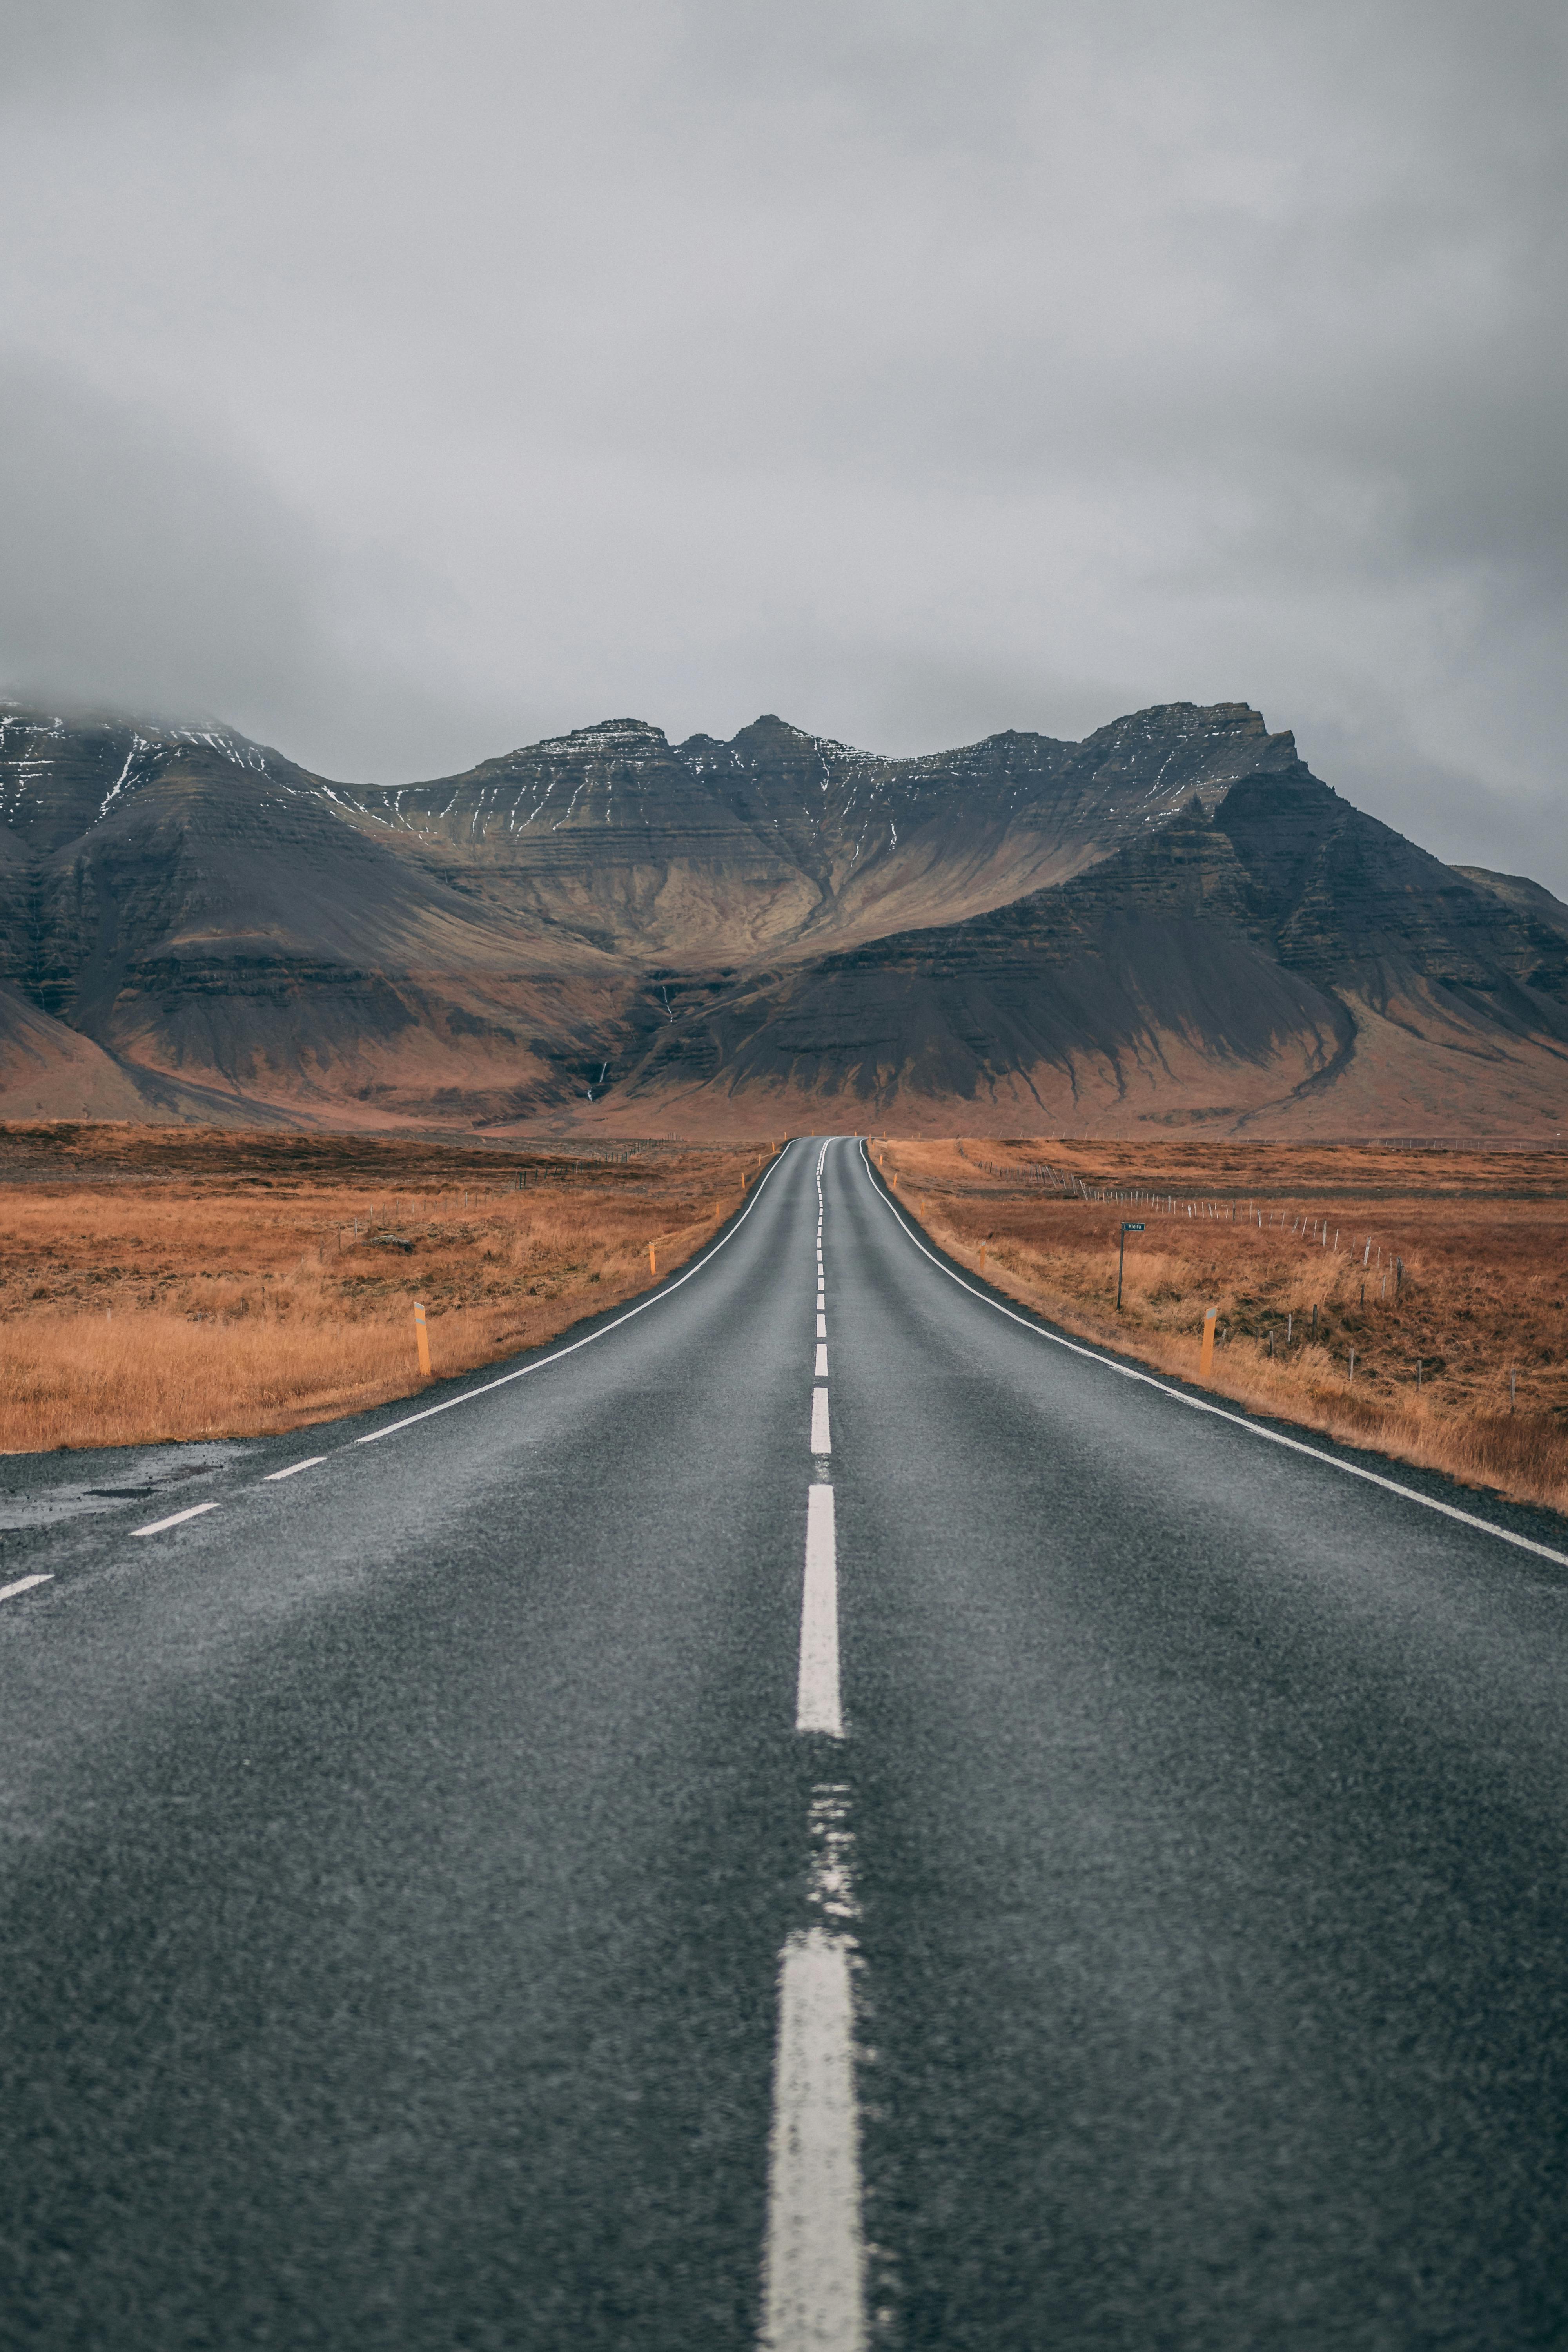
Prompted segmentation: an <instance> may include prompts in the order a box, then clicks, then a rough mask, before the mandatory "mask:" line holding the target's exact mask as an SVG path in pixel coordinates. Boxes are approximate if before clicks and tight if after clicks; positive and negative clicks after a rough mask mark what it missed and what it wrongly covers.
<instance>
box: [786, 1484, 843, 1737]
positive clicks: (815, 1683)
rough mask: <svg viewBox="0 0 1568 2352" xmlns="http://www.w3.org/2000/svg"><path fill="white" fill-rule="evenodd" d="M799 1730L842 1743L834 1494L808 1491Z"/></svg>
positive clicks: (820, 1488)
mask: <svg viewBox="0 0 1568 2352" xmlns="http://www.w3.org/2000/svg"><path fill="white" fill-rule="evenodd" d="M795 1729H796V1730H797V1731H817V1732H822V1733H824V1734H826V1737H827V1738H829V1739H842V1738H843V1737H844V1716H843V1710H842V1708H841V1706H840V1705H839V1698H838V1549H837V1541H836V1538H835V1535H834V1524H833V1489H832V1487H831V1486H810V1487H808V1488H807V1489H806V1503H805V1583H804V1584H803V1586H802V1588H801V1596H800V1675H799V1679H798V1682H797V1684H796V1686H795Z"/></svg>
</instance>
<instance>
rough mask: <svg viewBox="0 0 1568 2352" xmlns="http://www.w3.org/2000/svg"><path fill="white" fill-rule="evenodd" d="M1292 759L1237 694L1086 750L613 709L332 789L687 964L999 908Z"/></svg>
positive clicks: (561, 916) (374, 819) (586, 927)
mask: <svg viewBox="0 0 1568 2352" xmlns="http://www.w3.org/2000/svg"><path fill="white" fill-rule="evenodd" d="M1294 751H1295V747H1294V744H1293V743H1292V741H1291V739H1290V737H1289V735H1275V736H1271V735H1270V734H1269V733H1268V730H1267V729H1266V728H1265V726H1264V724H1263V721H1262V719H1260V718H1259V717H1258V713H1257V712H1256V711H1254V710H1249V709H1247V706H1246V705H1245V704H1242V703H1234V704H1232V703H1226V704H1221V705H1219V706H1217V707H1216V708H1215V709H1207V710H1200V709H1197V708H1195V707H1194V705H1192V704H1187V703H1180V704H1174V705H1172V706H1169V707H1168V708H1166V709H1161V710H1148V711H1141V712H1139V713H1137V714H1136V715H1135V716H1133V717H1131V718H1130V719H1118V720H1117V721H1116V723H1115V724H1114V725H1113V726H1110V727H1106V728H1102V729H1101V730H1100V732H1099V733H1098V734H1096V735H1091V736H1090V737H1089V739H1088V740H1087V741H1085V742H1083V743H1059V742H1057V741H1055V740H1052V739H1051V738H1050V737H1049V736H1045V735H1019V734H1005V735H994V736H991V737H989V738H988V739H987V740H986V741H984V743H975V744H971V745H969V746H967V747H965V748H964V749H963V750H961V751H946V752H940V753H935V754H932V755H931V756H930V757H928V758H925V759H920V760H887V759H880V758H878V757H876V756H874V755H873V754H871V753H868V752H864V751H851V750H849V749H848V748H847V746H846V745H844V744H842V743H833V742H829V741H826V740H825V739H824V738H822V737H821V736H816V735H807V734H805V733H803V732H802V731H801V730H800V729H799V728H797V727H790V726H786V725H785V723H784V720H783V719H773V718H766V719H758V720H757V721H756V723H755V724H754V725H753V726H751V727H747V728H744V729H742V731H741V733H740V734H739V735H737V736H736V737H734V739H733V740H732V741H731V742H728V743H722V742H718V741H716V740H714V739H713V738H712V737H710V736H706V735H697V736H693V737H691V738H690V739H689V740H688V741H687V742H684V743H680V744H675V745H672V744H670V743H669V742H668V741H667V740H666V738H665V737H664V735H663V734H662V733H661V732H660V730H658V728H657V727H649V726H646V725H644V724H642V723H641V722H640V721H638V720H636V719H617V720H615V721H612V722H610V723H609V724H607V725H605V726H602V727H585V728H582V729H580V730H578V731H577V732H576V733H574V734H572V735H566V736H562V737H560V738H558V739H557V740H554V741H552V742H548V743H539V744H534V745H532V746H531V748H529V749H528V750H526V751H513V752H509V753H508V754H507V756H506V757H505V758H504V759H500V760H491V761H486V762H485V763H484V764H483V765H482V766H481V767H479V768H474V769H470V770H469V771H468V773H467V774H466V775H461V776H448V777H444V778H442V779H441V780H440V781H439V782H435V783H429V784H418V785H410V786H406V787H401V788H395V789H381V790H370V789H365V788H361V789H359V790H357V791H350V790H349V789H348V788H346V787H343V786H333V787H331V792H332V794H333V797H334V804H335V805H336V806H338V807H339V808H341V809H342V811H343V812H344V813H345V814H350V815H352V816H353V818H354V819H355V821H356V822H358V823H359V824H362V825H364V826H368V827H374V828H376V829H377V831H378V833H379V835H380V837H381V838H382V839H383V840H385V841H387V842H389V843H390V844H392V845H395V847H397V848H398V849H400V850H401V851H403V852H404V853H405V855H408V856H412V857H413V858H415V859H416V860H418V861H420V862H423V863H424V864H426V866H428V868H429V869H430V870H431V871H434V872H437V873H441V874H444V875H445V876H446V877H447V878H449V879H450V878H455V877H458V876H461V877H463V881H464V886H465V887H468V888H471V889H473V890H476V891H477V892H478V893H479V895H480V896H482V898H484V900H485V902H486V903H487V904H489V905H490V906H492V907H494V908H496V909H497V910H498V911H503V912H505V913H508V914H511V915H519V916H523V917H526V918H530V919H538V920H543V921H546V922H549V923H552V924H554V925H557V926H560V927H561V928H563V929H569V930H572V931H574V933H575V934H576V935H577V936H579V937H581V938H582V939H583V940H584V941H586V942H588V943H591V944H593V945H595V946H597V947H600V948H603V949H605V950H606V951H608V952H612V953H617V954H622V955H632V956H636V957H637V958H639V959H643V960H651V961H655V962H659V963H672V964H679V965H680V966H683V967H686V968H690V967H692V966H695V965H704V964H710V965H725V964H729V965H734V964H738V963H743V962H746V961H750V960H751V959H752V958H754V957H755V956H757V955H759V954H770V955H778V954H781V953H810V952H812V951H814V950H820V949H822V948H824V947H826V945H828V944H829V943H830V942H831V943H838V942H841V941H844V940H850V939H857V938H871V937H876V936H877V935H879V933H880V932H883V931H886V930H888V929H892V928H895V927H897V926H899V925H901V924H907V923H921V922H942V921H952V919H954V918H955V917H958V916H963V915H968V914H973V913H978V912H980V911H982V910H984V908H988V907H993V906H999V905H1002V904H1004V903H1005V901H1006V900H1007V899H1009V898H1016V897H1017V896H1018V895H1019V894H1020V893H1021V892H1022V891H1025V890H1028V889H1035V888H1038V887H1040V886H1041V885H1042V884H1043V883H1047V882H1053V881H1059V880H1062V879H1064V878H1065V877H1067V876H1068V875H1069V874H1073V873H1076V872H1078V871H1079V869H1080V868H1081V867H1082V866H1086V865H1088V864H1089V863H1091V862H1092V861H1093V859H1095V858H1096V857H1100V856H1104V855H1105V854H1106V853H1107V851H1109V850H1110V849H1111V848H1113V847H1115V846H1116V845H1117V844H1118V843H1120V842H1121V841H1124V840H1127V839H1130V838H1131V837H1133V836H1135V835H1138V834H1140V833H1142V832H1146V831H1148V830H1149V829H1150V828H1151V827H1154V826H1158V825H1159V824H1162V823H1163V822H1165V821H1167V820H1168V819H1169V818H1170V816H1171V815H1172V814H1173V813H1174V811H1175V810H1176V809H1177V808H1179V807H1180V806H1181V804H1182V803H1183V801H1184V799H1185V798H1186V797H1187V796H1188V795H1189V794H1190V793H1193V792H1194V791H1197V792H1198V793H1201V794H1204V795H1205V796H1206V797H1207V798H1208V799H1209V800H1211V801H1212V800H1213V799H1215V798H1217V797H1218V795H1219V794H1220V793H1223V792H1224V791H1225V789H1226V786H1227V785H1229V784H1230V783H1232V782H1234V781H1235V780H1236V778H1237V777H1238V776H1241V775H1245V774H1247V773H1249V772H1256V771H1258V770H1260V769H1270V768H1277V767H1284V766H1286V765H1287V764H1288V763H1289V761H1290V760H1291V759H1292V758H1293V757H1294Z"/></svg>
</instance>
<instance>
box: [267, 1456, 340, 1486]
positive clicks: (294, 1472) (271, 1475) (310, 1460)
mask: <svg viewBox="0 0 1568 2352" xmlns="http://www.w3.org/2000/svg"><path fill="white" fill-rule="evenodd" d="M326 1458H327V1457H326V1455H325V1454H307V1455H306V1457H305V1459H304V1461H303V1462H290V1464H289V1467H288V1468H287V1470H269V1471H268V1473H267V1475H266V1477H265V1478H263V1480H262V1482H261V1483H262V1485H263V1486H276V1485H277V1483H278V1481H279V1478H293V1477H297V1476H298V1475H299V1473H300V1471H301V1470H313V1469H314V1468H315V1466H316V1465H317V1463H318V1462H324V1461H325V1460H326Z"/></svg>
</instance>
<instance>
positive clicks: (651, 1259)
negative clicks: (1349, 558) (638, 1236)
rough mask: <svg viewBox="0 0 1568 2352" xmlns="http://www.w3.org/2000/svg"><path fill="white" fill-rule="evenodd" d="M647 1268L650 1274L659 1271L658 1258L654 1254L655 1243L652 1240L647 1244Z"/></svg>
mask: <svg viewBox="0 0 1568 2352" xmlns="http://www.w3.org/2000/svg"><path fill="white" fill-rule="evenodd" d="M647 1270H648V1272H649V1274H657V1273H658V1258H657V1257H655V1255H654V1254H653V1244H652V1243H651V1242H649V1244H648V1245H647Z"/></svg>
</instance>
